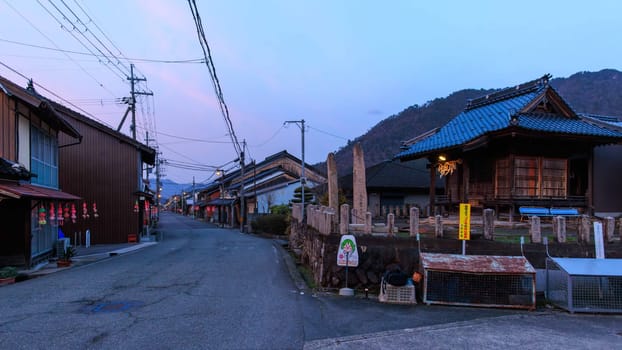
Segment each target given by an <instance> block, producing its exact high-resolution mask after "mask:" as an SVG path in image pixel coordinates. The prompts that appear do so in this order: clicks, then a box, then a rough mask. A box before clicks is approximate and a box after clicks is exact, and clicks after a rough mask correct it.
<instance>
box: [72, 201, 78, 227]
mask: <svg viewBox="0 0 622 350" xmlns="http://www.w3.org/2000/svg"><path fill="white" fill-rule="evenodd" d="M76 219H77V217H76V205H75V204H71V222H72V223H74V224H75V223H76Z"/></svg>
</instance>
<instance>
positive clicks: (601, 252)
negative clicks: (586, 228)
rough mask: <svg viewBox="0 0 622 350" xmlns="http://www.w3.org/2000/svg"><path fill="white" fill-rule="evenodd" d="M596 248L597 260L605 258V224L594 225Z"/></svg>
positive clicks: (596, 223) (597, 223)
mask: <svg viewBox="0 0 622 350" xmlns="http://www.w3.org/2000/svg"><path fill="white" fill-rule="evenodd" d="M594 247H595V248H596V259H604V258H605V241H604V240H603V224H602V223H600V222H595V223H594Z"/></svg>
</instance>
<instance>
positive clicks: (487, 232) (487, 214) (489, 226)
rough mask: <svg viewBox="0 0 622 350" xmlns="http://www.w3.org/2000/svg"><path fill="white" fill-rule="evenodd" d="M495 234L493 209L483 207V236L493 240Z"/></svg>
mask: <svg viewBox="0 0 622 350" xmlns="http://www.w3.org/2000/svg"><path fill="white" fill-rule="evenodd" d="M494 235H495V211H494V210H492V209H484V238H485V239H488V240H491V241H492V240H494V239H495V238H494Z"/></svg>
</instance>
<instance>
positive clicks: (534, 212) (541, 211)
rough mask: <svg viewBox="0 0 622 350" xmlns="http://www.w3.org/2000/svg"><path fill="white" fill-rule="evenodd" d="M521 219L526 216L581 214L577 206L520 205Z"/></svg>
mask: <svg viewBox="0 0 622 350" xmlns="http://www.w3.org/2000/svg"><path fill="white" fill-rule="evenodd" d="M518 212H519V213H520V216H521V221H522V220H523V217H525V216H528V217H529V216H541V217H542V216H579V209H577V208H544V207H520V208H518Z"/></svg>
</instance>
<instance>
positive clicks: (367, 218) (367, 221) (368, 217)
mask: <svg viewBox="0 0 622 350" xmlns="http://www.w3.org/2000/svg"><path fill="white" fill-rule="evenodd" d="M364 232H365V234H366V235H371V212H369V211H368V212H367V213H365V231H364Z"/></svg>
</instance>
